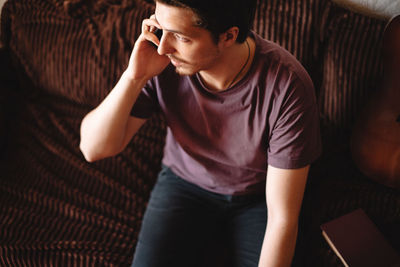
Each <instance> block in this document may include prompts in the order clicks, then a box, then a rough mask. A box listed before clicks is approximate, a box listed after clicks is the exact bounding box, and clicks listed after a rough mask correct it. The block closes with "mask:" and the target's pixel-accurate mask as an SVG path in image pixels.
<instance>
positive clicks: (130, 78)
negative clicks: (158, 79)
mask: <svg viewBox="0 0 400 267" xmlns="http://www.w3.org/2000/svg"><path fill="white" fill-rule="evenodd" d="M121 79H123V80H125V81H126V82H128V83H130V84H137V85H140V86H141V87H143V86H144V85H145V84H146V82H147V81H148V80H149V79H150V78H147V77H144V76H142V77H138V76H136V75H134V72H133V71H131V70H129V69H126V70H125V71H124V72H123V73H122V76H121Z"/></svg>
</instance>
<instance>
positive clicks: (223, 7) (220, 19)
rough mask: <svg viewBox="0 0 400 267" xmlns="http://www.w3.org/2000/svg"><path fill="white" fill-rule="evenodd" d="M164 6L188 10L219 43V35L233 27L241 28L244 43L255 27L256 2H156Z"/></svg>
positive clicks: (248, 0) (190, 0)
mask: <svg viewBox="0 0 400 267" xmlns="http://www.w3.org/2000/svg"><path fill="white" fill-rule="evenodd" d="M155 1H156V2H160V3H162V4H166V5H170V6H175V7H182V8H188V9H190V10H192V11H193V12H194V13H195V14H196V15H197V16H198V18H199V22H198V26H199V27H202V28H205V29H207V30H209V31H210V32H211V34H212V36H213V38H214V40H215V41H216V42H217V41H218V39H219V35H220V34H221V33H223V32H225V31H227V30H228V29H229V28H231V27H233V26H237V27H238V28H239V35H238V37H237V40H236V41H237V42H239V43H242V42H244V41H245V40H246V38H247V36H248V35H249V32H250V29H251V28H252V26H253V20H254V14H255V8H256V0H155Z"/></svg>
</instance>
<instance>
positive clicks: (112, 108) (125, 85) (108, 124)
mask: <svg viewBox="0 0 400 267" xmlns="http://www.w3.org/2000/svg"><path fill="white" fill-rule="evenodd" d="M155 28H159V25H158V23H157V21H156V20H155V19H154V15H153V16H152V17H150V19H145V20H144V21H143V23H142V33H141V35H140V36H139V38H138V39H137V41H136V42H135V46H134V48H133V51H132V54H131V57H130V59H129V65H128V67H127V69H126V70H125V72H124V73H123V74H122V76H121V78H120V80H119V81H118V83H117V84H116V86H115V87H114V88H113V89H112V90H111V92H110V93H109V94H108V96H107V97H106V98H105V99H104V100H103V102H101V104H100V105H99V106H97V107H96V108H95V109H93V110H92V111H91V112H89V113H88V114H87V115H86V116H85V117H84V119H83V120H82V123H81V142H80V149H81V151H82V153H83V155H84V156H85V158H86V160H87V161H90V162H92V161H95V160H99V159H102V158H106V157H109V156H114V155H116V154H118V153H120V152H121V151H122V150H123V149H124V148H125V147H126V145H127V144H128V143H129V141H130V140H131V138H132V137H133V135H134V134H135V133H136V132H137V130H138V129H139V128H140V127H141V126H142V125H143V123H144V122H145V120H143V119H139V118H135V117H132V116H130V111H131V109H132V106H133V105H134V103H135V102H136V99H137V97H138V95H139V93H140V91H141V89H142V88H143V86H144V85H145V84H146V82H147V80H149V79H150V78H151V77H153V76H155V75H158V74H159V73H160V72H161V71H162V70H163V69H164V68H165V67H166V66H167V65H168V63H169V59H168V57H166V56H160V55H159V54H158V53H157V50H156V48H155V47H154V46H153V45H152V44H151V43H150V42H153V43H155V44H158V43H159V40H158V39H157V37H156V36H155V35H154V34H153V33H152V31H153V30H154V29H155ZM149 41H150V42H149Z"/></svg>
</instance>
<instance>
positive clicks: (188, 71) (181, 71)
mask: <svg viewBox="0 0 400 267" xmlns="http://www.w3.org/2000/svg"><path fill="white" fill-rule="evenodd" d="M175 71H176V73H177V74H179V75H182V76H183V75H193V74H195V73H196V71H194V70H192V69H188V68H183V67H175Z"/></svg>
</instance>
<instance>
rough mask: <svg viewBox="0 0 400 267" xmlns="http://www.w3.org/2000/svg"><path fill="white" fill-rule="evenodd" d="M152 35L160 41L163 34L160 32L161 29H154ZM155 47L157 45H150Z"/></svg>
mask: <svg viewBox="0 0 400 267" xmlns="http://www.w3.org/2000/svg"><path fill="white" fill-rule="evenodd" d="M153 34H154V35H155V36H157V38H158V40H161V36H162V34H163V31H162V30H161V29H158V28H157V29H156V30H155V31H154V32H153ZM152 44H153V45H154V46H155V47H157V45H155V44H154V43H152Z"/></svg>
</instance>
